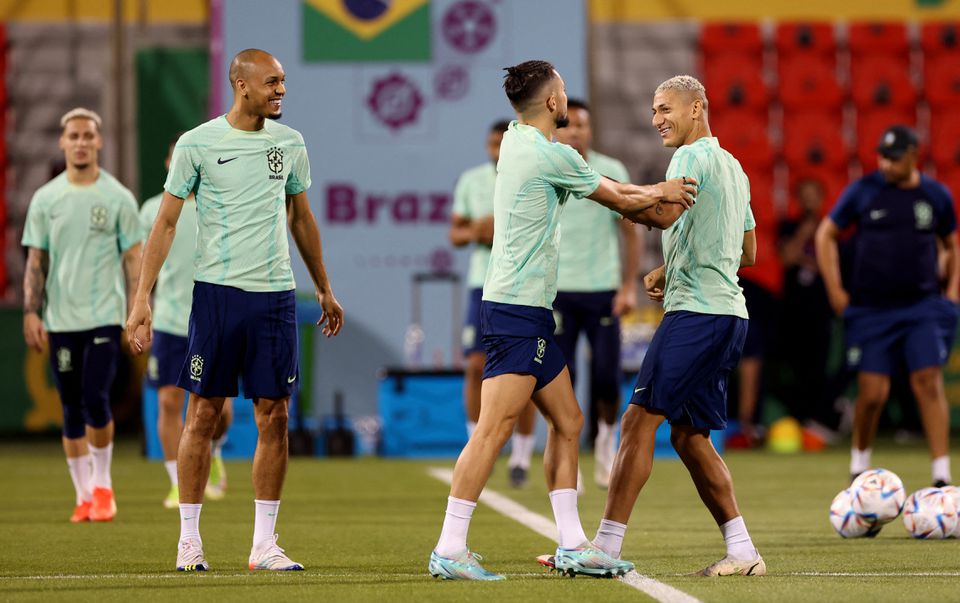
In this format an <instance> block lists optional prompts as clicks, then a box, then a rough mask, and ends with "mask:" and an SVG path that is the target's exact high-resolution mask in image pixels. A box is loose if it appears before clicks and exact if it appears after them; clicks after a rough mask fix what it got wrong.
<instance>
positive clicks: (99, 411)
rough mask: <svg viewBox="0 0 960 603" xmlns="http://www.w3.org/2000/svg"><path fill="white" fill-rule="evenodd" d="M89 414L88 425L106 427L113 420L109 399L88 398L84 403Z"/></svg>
mask: <svg viewBox="0 0 960 603" xmlns="http://www.w3.org/2000/svg"><path fill="white" fill-rule="evenodd" d="M84 410H85V411H86V415H87V425H89V426H90V427H93V428H95V429H100V428H102V427H106V426H107V424H108V423H110V421H112V420H113V413H112V412H111V410H110V400H109V399H100V398H97V399H94V400H87V401H86V403H85V404H84Z"/></svg>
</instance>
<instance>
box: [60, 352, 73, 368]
mask: <svg viewBox="0 0 960 603" xmlns="http://www.w3.org/2000/svg"><path fill="white" fill-rule="evenodd" d="M72 370H73V361H72V360H71V358H70V349H69V348H60V349H58V350H57V372H60V373H68V372H70V371H72Z"/></svg>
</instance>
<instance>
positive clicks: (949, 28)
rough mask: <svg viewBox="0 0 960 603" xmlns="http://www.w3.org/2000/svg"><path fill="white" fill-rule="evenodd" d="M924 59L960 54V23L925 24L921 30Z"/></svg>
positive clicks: (921, 46)
mask: <svg viewBox="0 0 960 603" xmlns="http://www.w3.org/2000/svg"><path fill="white" fill-rule="evenodd" d="M920 48H921V49H922V50H923V57H924V59H931V58H933V57H936V56H939V55H941V54H953V55H958V54H960V22H955V21H954V22H939V23H924V24H923V26H922V27H921V29H920Z"/></svg>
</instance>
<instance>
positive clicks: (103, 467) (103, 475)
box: [90, 442, 113, 490]
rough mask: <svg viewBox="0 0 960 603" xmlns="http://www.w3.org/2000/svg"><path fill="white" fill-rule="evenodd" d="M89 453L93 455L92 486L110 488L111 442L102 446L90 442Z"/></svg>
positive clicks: (111, 483) (111, 485) (111, 486)
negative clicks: (98, 446)
mask: <svg viewBox="0 0 960 603" xmlns="http://www.w3.org/2000/svg"><path fill="white" fill-rule="evenodd" d="M90 454H91V456H93V487H94V488H107V489H108V490H110V489H112V488H113V481H111V479H110V461H111V460H112V459H113V442H110V443H109V444H107V445H106V446H104V447H103V448H97V447H96V446H94V445H93V444H90Z"/></svg>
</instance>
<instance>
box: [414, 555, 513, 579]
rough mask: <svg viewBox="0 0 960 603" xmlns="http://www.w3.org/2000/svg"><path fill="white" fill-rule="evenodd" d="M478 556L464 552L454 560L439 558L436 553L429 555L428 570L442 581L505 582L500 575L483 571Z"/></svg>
mask: <svg viewBox="0 0 960 603" xmlns="http://www.w3.org/2000/svg"><path fill="white" fill-rule="evenodd" d="M481 559H483V557H481V556H480V555H478V554H476V553H474V552H471V551H464V552H463V553H460V555H458V556H457V557H456V558H455V559H449V558H447V557H441V556H440V555H438V554H437V552H436V551H433V552H432V553H430V565H429V566H428V568H427V569H428V570H429V571H430V575H431V576H433V577H434V578H443V579H444V580H506V578H505V577H504V576H501V575H500V574H494V573H493V572H488V571H487V570H485V569H483V566H481V565H480V560H481Z"/></svg>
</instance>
